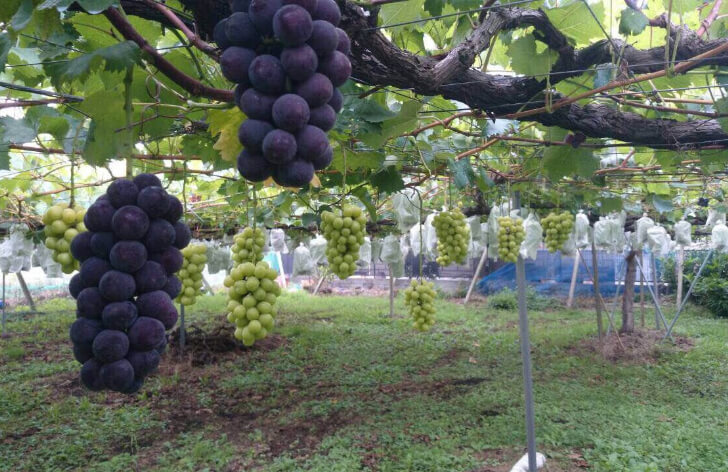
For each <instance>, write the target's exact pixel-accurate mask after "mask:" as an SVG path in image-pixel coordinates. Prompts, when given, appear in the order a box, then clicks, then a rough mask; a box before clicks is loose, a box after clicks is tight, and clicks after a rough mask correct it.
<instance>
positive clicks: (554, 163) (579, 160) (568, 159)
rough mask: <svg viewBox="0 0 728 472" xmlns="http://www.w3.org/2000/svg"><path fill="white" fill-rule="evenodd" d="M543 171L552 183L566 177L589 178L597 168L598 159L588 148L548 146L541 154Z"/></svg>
mask: <svg viewBox="0 0 728 472" xmlns="http://www.w3.org/2000/svg"><path fill="white" fill-rule="evenodd" d="M542 165H543V171H544V174H546V176H547V177H548V178H549V179H551V180H552V181H556V180H558V179H560V178H562V177H566V176H574V175H577V176H580V177H590V176H591V175H592V174H593V173H594V171H595V170H597V169H598V168H599V159H598V158H597V157H595V156H594V154H593V153H592V151H591V150H589V149H588V148H583V147H580V148H576V149H574V148H573V147H571V146H549V147H547V148H546V150H544V152H543V160H542Z"/></svg>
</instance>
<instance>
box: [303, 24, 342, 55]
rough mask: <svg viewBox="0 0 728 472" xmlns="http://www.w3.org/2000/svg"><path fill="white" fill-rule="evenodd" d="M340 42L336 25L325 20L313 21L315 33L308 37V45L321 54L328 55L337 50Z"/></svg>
mask: <svg viewBox="0 0 728 472" xmlns="http://www.w3.org/2000/svg"><path fill="white" fill-rule="evenodd" d="M338 42H339V35H338V34H337V33H336V26H334V25H332V24H331V23H329V22H328V21H325V20H315V21H314V22H313V33H312V34H311V37H310V38H309V39H308V45H309V46H311V47H312V48H313V50H314V51H316V54H318V55H319V56H326V55H328V54H331V53H332V52H334V51H335V50H336V45H337V44H338Z"/></svg>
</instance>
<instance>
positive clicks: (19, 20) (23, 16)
mask: <svg viewBox="0 0 728 472" xmlns="http://www.w3.org/2000/svg"><path fill="white" fill-rule="evenodd" d="M32 17H33V0H22V1H21V2H20V6H19V8H18V10H17V11H16V12H15V15H13V19H12V20H10V27H11V28H12V29H14V30H15V31H19V30H21V29H23V28H25V27H26V26H27V25H28V23H30V19H31V18H32Z"/></svg>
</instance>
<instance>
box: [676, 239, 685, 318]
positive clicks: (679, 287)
mask: <svg viewBox="0 0 728 472" xmlns="http://www.w3.org/2000/svg"><path fill="white" fill-rule="evenodd" d="M684 261H685V246H682V245H681V246H680V249H678V250H677V264H676V265H677V267H676V268H675V270H676V271H677V297H676V298H675V305H677V306H678V307H680V305H682V291H683V263H684Z"/></svg>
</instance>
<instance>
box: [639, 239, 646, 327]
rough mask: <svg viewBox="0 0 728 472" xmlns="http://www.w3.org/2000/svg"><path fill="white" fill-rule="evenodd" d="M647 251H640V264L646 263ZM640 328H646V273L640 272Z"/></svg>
mask: <svg viewBox="0 0 728 472" xmlns="http://www.w3.org/2000/svg"><path fill="white" fill-rule="evenodd" d="M644 256H645V251H644V250H642V249H640V264H642V263H643V262H644ZM640 326H641V327H643V328H644V327H645V273H644V272H642V271H641V270H640Z"/></svg>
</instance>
